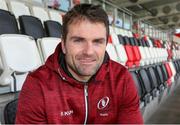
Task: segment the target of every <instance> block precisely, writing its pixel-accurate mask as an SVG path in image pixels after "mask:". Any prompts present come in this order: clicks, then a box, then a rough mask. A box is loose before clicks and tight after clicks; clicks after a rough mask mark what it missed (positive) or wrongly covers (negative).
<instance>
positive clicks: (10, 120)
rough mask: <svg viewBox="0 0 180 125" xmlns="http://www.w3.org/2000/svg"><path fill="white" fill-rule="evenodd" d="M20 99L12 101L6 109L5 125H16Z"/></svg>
mask: <svg viewBox="0 0 180 125" xmlns="http://www.w3.org/2000/svg"><path fill="white" fill-rule="evenodd" d="M17 104H18V99H15V100H12V101H10V102H9V103H8V104H6V106H5V108H4V122H5V124H15V118H16V111H17Z"/></svg>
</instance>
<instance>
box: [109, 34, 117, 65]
mask: <svg viewBox="0 0 180 125" xmlns="http://www.w3.org/2000/svg"><path fill="white" fill-rule="evenodd" d="M106 51H107V53H108V54H109V56H110V58H111V59H112V60H114V61H115V62H118V61H119V59H118V55H117V53H116V49H115V47H114V45H113V44H112V37H111V36H109V38H108V43H107V46H106Z"/></svg>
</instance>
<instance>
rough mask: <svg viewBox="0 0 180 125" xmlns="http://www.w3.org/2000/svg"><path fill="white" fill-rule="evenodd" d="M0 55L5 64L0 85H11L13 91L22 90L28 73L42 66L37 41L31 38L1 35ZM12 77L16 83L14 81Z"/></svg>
mask: <svg viewBox="0 0 180 125" xmlns="http://www.w3.org/2000/svg"><path fill="white" fill-rule="evenodd" d="M0 53H1V57H2V64H3V73H2V74H1V76H0V84H1V85H7V84H10V85H11V91H16V90H18V91H19V90H21V87H22V85H23V83H24V80H25V78H26V75H27V73H28V72H29V71H33V70H35V69H36V68H38V67H39V66H40V65H42V62H41V59H40V55H39V52H38V49H37V46H36V43H35V40H34V39H32V37H29V36H25V35H16V34H4V35H1V36H0ZM12 75H13V76H14V81H12V77H11V76H12Z"/></svg>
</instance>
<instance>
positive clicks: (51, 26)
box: [44, 20, 62, 38]
mask: <svg viewBox="0 0 180 125" xmlns="http://www.w3.org/2000/svg"><path fill="white" fill-rule="evenodd" d="M44 27H45V31H46V34H47V36H48V37H57V38H61V34H62V25H61V24H60V23H59V22H56V21H53V20H48V21H45V22H44Z"/></svg>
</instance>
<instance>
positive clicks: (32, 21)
mask: <svg viewBox="0 0 180 125" xmlns="http://www.w3.org/2000/svg"><path fill="white" fill-rule="evenodd" d="M18 21H19V25H20V29H19V28H18V24H17V21H16V19H15V17H14V15H13V14H11V13H10V12H9V11H6V10H0V27H1V29H0V35H1V34H7V33H9V34H10V33H11V34H19V33H21V34H25V35H29V36H32V37H33V38H35V39H38V38H42V37H46V36H48V37H57V38H60V37H61V29H62V26H61V24H60V23H58V22H56V21H52V20H47V21H45V22H44V27H43V25H42V23H41V21H40V20H39V19H38V18H37V17H34V16H28V15H22V16H20V17H19V19H18ZM19 30H20V31H19Z"/></svg>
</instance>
